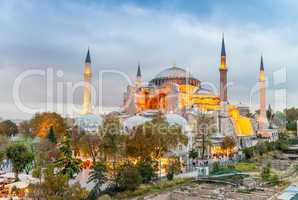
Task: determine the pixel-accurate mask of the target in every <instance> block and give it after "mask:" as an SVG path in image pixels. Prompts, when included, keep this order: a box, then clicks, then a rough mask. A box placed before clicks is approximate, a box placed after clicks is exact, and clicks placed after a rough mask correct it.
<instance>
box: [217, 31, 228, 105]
mask: <svg viewBox="0 0 298 200" xmlns="http://www.w3.org/2000/svg"><path fill="white" fill-rule="evenodd" d="M227 71H228V68H227V63H226V47H225V39H224V34H222V42H221V54H220V66H219V73H220V85H219V89H220V100H221V103H224V104H226V103H227V101H228V88H227Z"/></svg>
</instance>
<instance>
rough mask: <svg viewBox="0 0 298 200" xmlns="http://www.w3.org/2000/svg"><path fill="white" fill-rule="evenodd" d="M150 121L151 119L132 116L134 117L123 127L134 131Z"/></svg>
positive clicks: (125, 121)
mask: <svg viewBox="0 0 298 200" xmlns="http://www.w3.org/2000/svg"><path fill="white" fill-rule="evenodd" d="M150 120H151V119H150V118H147V117H143V116H139V115H136V116H132V117H129V118H127V119H125V120H124V121H123V127H124V128H127V129H133V128H135V127H137V126H139V125H142V124H144V123H146V122H147V121H150Z"/></svg>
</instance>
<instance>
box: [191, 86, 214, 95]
mask: <svg viewBox="0 0 298 200" xmlns="http://www.w3.org/2000/svg"><path fill="white" fill-rule="evenodd" d="M195 94H200V95H215V94H214V93H213V91H212V90H210V89H208V88H203V87H202V88H199V89H198V90H197V91H196V92H195Z"/></svg>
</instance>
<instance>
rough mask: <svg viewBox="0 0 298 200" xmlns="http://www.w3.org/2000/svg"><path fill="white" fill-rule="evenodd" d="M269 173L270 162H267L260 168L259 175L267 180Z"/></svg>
mask: <svg viewBox="0 0 298 200" xmlns="http://www.w3.org/2000/svg"><path fill="white" fill-rule="evenodd" d="M270 175H271V163H270V162H268V163H267V165H266V166H264V167H263V168H262V171H261V177H262V179H263V180H265V181H268V180H269V178H270Z"/></svg>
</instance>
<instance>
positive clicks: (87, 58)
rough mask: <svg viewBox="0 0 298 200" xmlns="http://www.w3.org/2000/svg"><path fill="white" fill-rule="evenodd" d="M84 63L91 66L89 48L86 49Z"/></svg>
mask: <svg viewBox="0 0 298 200" xmlns="http://www.w3.org/2000/svg"><path fill="white" fill-rule="evenodd" d="M85 63H90V64H91V57H90V51H89V47H88V51H87V55H86V59H85Z"/></svg>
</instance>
